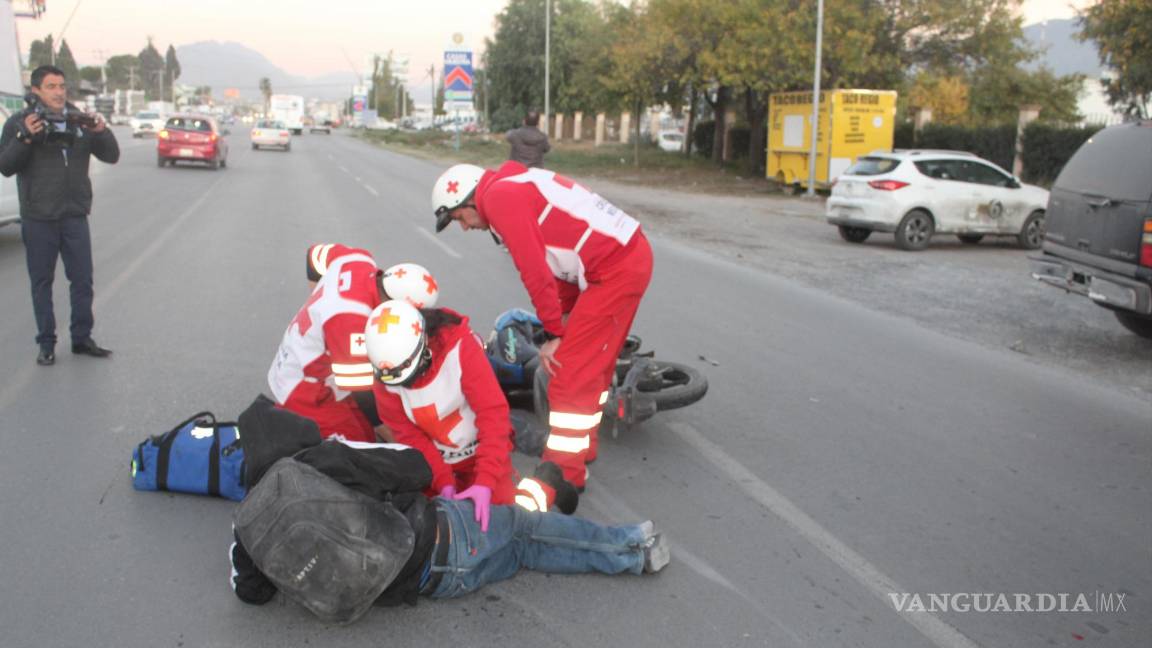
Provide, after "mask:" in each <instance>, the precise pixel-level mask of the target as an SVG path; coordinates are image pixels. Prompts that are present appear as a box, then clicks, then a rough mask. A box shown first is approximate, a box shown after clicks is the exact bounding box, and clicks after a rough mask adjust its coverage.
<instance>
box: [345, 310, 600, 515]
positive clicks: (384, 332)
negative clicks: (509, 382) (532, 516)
mask: <svg viewBox="0 0 1152 648" xmlns="http://www.w3.org/2000/svg"><path fill="white" fill-rule="evenodd" d="M365 337H366V339H367V346H368V359H369V362H371V366H372V368H373V370H374V372H375V376H376V381H375V385H374V392H375V396H376V409H377V411H378V412H379V415H380V420H381V421H382V422H383V423H384V424H385V425H387V426H388V428H389V429H391V430H392V432H393V434H394V435H395V440H396V441H398V442H400V443H403V444H405V445H409V446H412V447H414V448H416V449H417V450H419V451H420V452H421V453H422V454H423V455H424V459H425V460H427V462H428V464H429V465H430V466H431V467H432V484H431V488H430V490H429V492H428V495H440V496H441V497H443V498H445V499H469V500H472V502H473V506H474V509H475V513H476V516H477V519H478V520H479V521H480V523H481V528H482V529H483V530H487V529H488V519H489V511H490V507H491V505H492V504H513V503H515V504H519V505H520V506H523V507H524V508H526V509H528V510H532V511H535V510H540V511H547V510H549V507H551V506H552V505H553V504H555V506H556V507H557V508H558V509H559V510H560V511H562V512H564V513H571V512H572V511H574V510H575V508H576V503H577V501H578V495H577V494H576V491H575V488H574V487H573V486H572V485H571V484H569V483H567V482H565V481H564V479H563V477H562V475H561V472H560V470H559V468H557V467H556V466H555V464H551V463H542V464H540V466H539V467H538V468H537V470H536V473H535V474H534V475H533V476H532V477H525V478H524V479H519V480H517V473H516V469H515V468H514V467H513V466H512V460H511V452H512V445H513V444H512V423H511V418H510V414H509V409H508V401H507V399H505V397H504V392H503V391H501V390H500V384H499V382H497V380H496V375H495V374H494V373H493V372H492V365H491V364H490V363H489V362H488V356H487V354H486V352H485V351H484V345H483V343H482V342H481V341H480V338H479V336H477V335H476V333H475V332H473V331H472V329H471V328H470V327H469V326H468V318H467V317H464V316H463V315H461V314H459V313H457V312H455V311H452V310H449V309H447V308H425V309H423V310H419V309H416V308H414V307H412V305H411V304H409V303H407V302H403V301H398V300H394V301H388V302H384V303H383V304H380V305H379V306H377V307H376V308H375V309H374V310H373V311H372V314H371V315H370V316H369V317H368V326H367V329H366V330H365Z"/></svg>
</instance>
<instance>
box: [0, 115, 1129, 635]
mask: <svg viewBox="0 0 1152 648" xmlns="http://www.w3.org/2000/svg"><path fill="white" fill-rule="evenodd" d="M121 132H123V131H121ZM232 140H233V148H232V159H231V160H230V164H229V169H227V170H224V171H219V172H212V171H209V170H203V169H192V168H180V169H163V170H162V169H157V168H156V166H155V162H154V158H153V150H152V148H151V147H152V142H151V141H150V140H143V141H141V140H136V141H133V140H130V139H127V140H122V141H124V144H125V155H124V157H123V159H122V161H121V164H120V165H119V166H117V167H111V168H104V169H101V170H100V171H98V172H97V173H96V176H95V183H96V196H97V199H96V207H95V209H96V213H95V215H94V217H93V230H94V231H93V238H94V244H95V249H96V267H97V282H98V285H97V331H96V333H97V339H98V340H99V341H100V342H101V343H103V344H106V345H108V346H110V347H112V348H114V349H115V350H116V355H115V357H114V358H113V359H112V360H109V361H97V360H93V359H89V358H76V357H73V356H72V355H71V354H69V353H67V347H66V345H62V346H61V348H60V350H61V351H63V353H61V354H60V357H59V360H58V363H57V365H56V366H55V367H52V368H47V369H45V368H39V367H36V366H35V364H34V362H33V359H34V355H35V347H34V345H33V343H32V338H33V336H34V334H35V333H34V330H33V324H32V317H31V313H30V305H29V298H28V287H27V280H26V275H25V273H24V266H23V263H24V262H23V251H22V248H21V245H20V241H19V232H18V230H16V229H14V228H11V227H9V228H5V229H0V272H2V273H3V276H4V277H5V278H6V279H7V281H5V282H4V284H3V286H0V291H2V292H0V299H2V300H3V303H5V304H8V307H7V308H6V309H5V313H6V316H5V317H4V318H3V319H2V320H0V343H2V346H0V360H2V363H3V364H2V366H3V368H4V378H3V381H2V382H0V439H2V441H3V447H4V448H5V452H3V453H0V480H2V482H3V488H2V489H0V519H2V520H3V525H2V526H0V583H4V587H3V588H2V589H0V645H2V646H5V647H7V646H15V647H23V646H33V645H36V646H79V645H83V646H117V647H134V646H141V647H152V646H300V645H306V644H312V645H316V644H320V645H328V646H363V645H375V644H379V643H385V642H386V643H389V644H393V645H415V644H417V643H419V644H420V645H447V644H450V643H451V644H458V645H477V646H577V645H579V646H587V645H605V646H613V645H636V646H667V645H675V646H739V645H765V646H819V647H825V646H883V647H894V646H973V645H977V646H989V647H991V646H1050V645H1058V646H1059V645H1084V644H1083V643H1081V642H1080V639H1078V637H1083V638H1084V639H1085V640H1091V641H1094V642H1096V643H1097V644H1099V645H1115V646H1134V645H1141V644H1142V643H1145V644H1146V642H1147V638H1148V637H1149V636H1152V604H1150V603H1149V601H1150V599H1152V555H1150V553H1149V538H1150V537H1152V520H1150V518H1149V511H1150V510H1152V494H1150V492H1149V487H1150V485H1152V484H1150V467H1152V438H1150V437H1152V406H1150V404H1149V403H1148V401H1147V399H1146V398H1140V397H1134V396H1133V395H1132V394H1131V393H1129V392H1125V391H1123V390H1121V389H1118V388H1115V387H1112V386H1107V385H1104V384H1097V383H1094V382H1092V381H1091V380H1089V379H1087V378H1084V377H1078V376H1076V375H1073V374H1070V373H1068V372H1065V371H1061V370H1055V369H1050V368H1047V367H1045V366H1043V365H1039V364H1037V363H1035V362H1031V361H1028V360H1027V359H1025V358H1022V357H1020V356H1019V355H1018V354H1015V353H1012V352H1009V351H1005V350H1000V349H995V348H989V347H987V346H984V345H980V344H976V343H971V342H965V341H958V340H956V339H954V338H951V337H945V336H944V335H942V334H941V333H938V332H936V331H934V330H932V329H931V328H928V327H925V326H922V325H921V324H919V323H917V322H915V321H913V320H912V319H909V318H906V317H903V316H893V315H887V314H883V313H878V312H876V311H873V310H868V309H866V308H864V307H863V306H861V305H859V304H857V303H854V302H851V301H847V300H844V299H842V298H840V297H837V296H834V295H830V294H828V293H825V292H823V291H820V290H818V289H815V288H812V287H809V286H807V285H804V284H800V283H796V282H792V281H789V280H785V279H782V278H780V277H778V276H776V275H773V274H769V273H767V272H764V271H762V270H760V269H757V268H754V267H748V266H747V265H746V264H739V263H733V262H731V261H729V260H726V259H724V258H720V257H717V256H713V255H711V254H709V253H707V252H703V251H700V250H698V249H696V248H694V247H691V246H688V245H684V244H682V243H678V242H677V241H675V240H673V239H667V238H661V237H657V238H656V239H655V240H654V247H655V250H656V255H657V266H656V275H655V278H654V281H653V285H652V288H651V289H650V291H649V295H648V297H647V298H646V300H645V303H644V305H643V307H642V309H641V312H640V315H639V318H638V321H637V329H636V330H637V331H638V332H639V333H640V334H641V335H642V336H643V337H644V339H645V343H646V346H650V347H652V348H655V349H656V350H657V352H658V354H659V355H660V356H662V357H666V358H669V359H680V360H684V361H688V362H693V363H696V364H697V365H698V366H700V367H702V368H703V369H704V370H705V371H706V372H707V374H708V376H709V379H710V381H711V385H712V389H711V391H710V393H709V395H708V397H707V398H706V399H705V400H703V401H701V402H700V403H699V404H697V405H695V406H693V407H691V408H687V409H685V410H681V411H679V412H674V413H668V414H662V415H660V416H659V417H658V418H656V419H654V420H652V421H650V422H649V424H648V425H647V426H646V427H645V428H644V429H643V430H641V431H640V432H639V433H637V434H633V435H630V436H628V437H623V438H620V439H617V440H614V441H608V442H607V443H606V444H605V446H604V448H603V450H604V451H603V452H601V458H600V460H599V462H597V464H596V465H595V466H594V471H593V478H592V480H591V482H590V488H589V491H588V493H587V494H586V496H585V498H584V499H583V501H582V503H581V509H580V512H581V514H584V515H587V516H589V517H592V518H594V519H598V520H602V521H609V522H625V521H637V520H640V519H644V518H652V519H654V520H656V521H657V524H658V526H660V527H662V528H664V529H665V530H666V531H667V532H668V533H669V534H670V537H671V538H672V539H673V541H674V554H673V559H674V562H673V564H672V565H671V566H670V567H669V569H668V570H667V571H666V572H664V573H663V574H661V575H659V576H656V577H613V578H609V577H600V576H551V577H549V576H545V575H540V574H525V575H522V576H520V577H518V578H516V579H514V580H512V581H508V582H506V583H503V584H500V585H497V586H493V587H491V588H489V589H487V590H485V591H483V592H481V593H479V594H477V595H474V596H471V597H467V598H464V599H459V600H456V601H451V602H445V603H430V602H428V601H423V602H421V604H420V605H419V606H417V607H416V608H409V609H396V610H374V611H372V612H371V613H370V614H369V615H367V617H366V618H364V619H363V620H361V621H360V622H358V623H357V624H355V625H353V626H351V627H347V628H338V627H328V626H324V625H323V624H320V623H318V622H317V621H316V620H315V619H313V618H311V617H310V616H308V615H307V614H306V613H305V612H303V611H302V610H301V609H299V608H297V607H296V606H295V605H292V604H288V603H283V602H281V601H279V600H278V601H277V602H275V603H273V604H271V605H268V606H265V607H263V608H252V607H248V606H245V605H243V604H241V603H239V602H238V601H237V600H236V599H235V598H234V597H233V596H232V594H231V592H230V591H229V589H228V587H227V584H226V583H227V580H226V579H227V574H228V565H227V562H226V556H225V550H226V547H227V545H228V542H229V538H230V535H229V522H228V521H229V515H230V512H231V510H232V505H231V504H229V503H228V502H225V501H223V500H212V499H208V498H198V497H187V496H173V495H160V494H154V493H138V492H135V491H133V490H132V488H131V486H130V484H129V479H128V469H127V467H128V458H129V453H130V450H131V447H132V446H133V445H134V444H135V443H137V442H139V441H140V440H141V439H142V438H144V436H145V435H148V434H152V433H157V432H160V431H163V430H164V429H165V428H166V427H168V426H171V425H172V424H174V423H175V422H176V421H178V420H179V419H181V418H183V417H185V416H187V415H189V414H191V413H192V412H195V411H197V410H201V409H212V410H215V411H216V412H218V413H220V414H222V415H234V414H236V413H238V412H239V411H240V410H241V409H242V408H243V407H244V406H245V405H246V404H247V403H248V402H249V401H250V400H251V399H252V398H253V397H254V396H255V395H256V394H257V393H258V392H260V391H261V390H266V387H265V385H264V376H265V372H266V369H267V366H268V364H269V362H270V360H271V357H272V354H273V352H274V350H275V347H276V344H277V343H278V341H279V338H280V335H281V333H282V331H283V327H284V326H285V325H286V323H287V322H288V320H289V319H290V318H291V316H292V314H293V313H294V312H295V310H296V309H297V308H298V306H299V304H300V303H301V302H302V300H303V299H304V297H305V295H306V287H305V284H304V277H303V272H302V268H301V265H302V263H301V261H302V259H303V254H304V249H305V247H306V246H307V245H308V244H309V243H312V242H316V241H344V242H349V243H354V244H358V245H362V246H364V247H367V248H369V249H372V250H374V251H376V252H377V254H378V256H379V257H381V258H382V259H385V260H396V261H400V260H414V261H418V262H421V263H424V264H425V265H427V266H429V267H430V268H431V269H433V271H434V272H435V273H436V274H437V276H438V277H439V278H440V279H441V281H440V283H441V287H442V289H443V291H444V292H443V296H442V299H443V301H444V303H445V304H448V305H452V306H454V307H458V308H459V309H460V310H462V311H463V312H466V313H469V314H470V315H472V316H473V321H474V322H475V328H476V329H477V330H478V331H480V332H481V333H482V334H484V333H486V332H487V330H488V327H489V322H491V321H492V319H493V318H494V317H495V315H496V314H497V313H498V312H500V311H501V310H503V309H505V308H507V307H510V306H514V305H525V304H527V298H526V296H525V294H524V292H523V290H522V289H521V288H520V287H519V284H518V283H517V281H516V277H515V273H514V270H513V268H512V266H511V264H510V262H509V260H508V258H507V256H506V255H505V254H504V253H503V252H501V251H500V250H499V248H497V247H495V246H493V245H492V244H491V242H490V241H489V240H488V239H487V237H485V236H482V235H479V234H475V233H473V234H465V233H462V232H460V231H458V230H456V229H452V230H450V231H448V232H445V234H443V235H442V236H441V237H439V238H437V239H434V238H432V237H430V236H429V235H428V232H429V229H430V227H429V226H430V223H431V216H430V215H429V214H428V204H427V193H428V187H429V186H430V184H431V182H432V180H433V179H434V178H435V176H436V174H437V173H438V171H439V168H438V166H437V165H435V164H432V163H428V162H423V161H415V160H411V159H408V158H404V157H401V156H398V155H394V154H391V153H387V152H384V151H380V150H377V149H374V148H371V147H369V146H367V145H365V144H363V143H361V142H359V141H356V140H353V139H351V138H347V137H344V136H341V135H333V136H331V137H324V136H322V135H316V136H312V135H308V136H304V137H303V138H300V139H299V140H298V141H297V142H296V143H295V144H294V145H293V150H292V152H291V153H281V152H253V151H250V150H249V149H248V148H247V146H246V142H245V138H244V137H243V134H242V133H238V134H236V135H233V136H232ZM609 197H611V196H609ZM640 217H641V219H643V215H640ZM61 274H62V273H61ZM64 294H66V289H65V287H64V284H63V283H62V282H60V283H58V285H57V303H58V304H59V305H60V307H61V309H62V310H61V311H60V312H61V313H63V314H65V316H64V317H65V318H66V313H67V307H66V300H65V299H64V298H63V296H64ZM750 296H751V298H750ZM63 321H66V319H64V320H63ZM701 356H703V357H704V358H706V359H707V360H708V361H707V362H705V361H701V360H699V359H698V358H699V357H701ZM517 462H518V463H519V464H520V465H521V466H523V467H527V466H529V465H530V462H529V461H527V460H522V459H518V460H517ZM1096 592H1105V593H1116V594H1123V595H1124V605H1125V607H1126V611H1121V612H1101V611H1094V612H1066V613H1059V612H1049V613H1040V612H1032V613H1028V612H975V611H968V612H954V611H949V612H939V613H932V612H903V613H901V612H897V611H896V610H895V609H894V605H893V602H892V600H891V598H890V596H889V594H890V593H893V594H900V593H909V594H912V593H918V594H920V595H921V596H922V597H923V599H924V601H925V602H926V603H927V602H928V595H930V594H942V593H994V594H995V593H1005V594H1008V595H1014V594H1015V593H1030V594H1033V595H1035V594H1048V593H1050V594H1059V593H1070V594H1072V596H1073V600H1074V598H1075V595H1076V594H1079V593H1085V594H1086V595H1088V596H1089V597H1091V601H1092V605H1093V606H1095V604H1096V603H1095V594H1096ZM1114 600H1115V599H1114ZM1069 605H1071V603H1069Z"/></svg>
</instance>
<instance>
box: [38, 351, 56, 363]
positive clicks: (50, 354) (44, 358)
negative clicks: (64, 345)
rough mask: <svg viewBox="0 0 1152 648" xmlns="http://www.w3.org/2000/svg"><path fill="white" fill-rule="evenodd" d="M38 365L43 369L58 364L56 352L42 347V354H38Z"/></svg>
mask: <svg viewBox="0 0 1152 648" xmlns="http://www.w3.org/2000/svg"><path fill="white" fill-rule="evenodd" d="M36 364H38V365H40V366H41V367H50V366H52V365H54V364H56V350H55V349H54V348H53V347H50V346H42V347H40V353H38V354H36Z"/></svg>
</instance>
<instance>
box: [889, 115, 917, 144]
mask: <svg viewBox="0 0 1152 648" xmlns="http://www.w3.org/2000/svg"><path fill="white" fill-rule="evenodd" d="M892 148H898V149H910V148H916V124H914V123H912V122H904V123H903V124H896V131H895V132H894V133H893V135H892Z"/></svg>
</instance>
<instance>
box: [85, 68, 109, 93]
mask: <svg viewBox="0 0 1152 648" xmlns="http://www.w3.org/2000/svg"><path fill="white" fill-rule="evenodd" d="M80 79H81V80H82V81H87V82H88V83H90V84H92V86H93V87H96V88H100V91H101V92H103V91H104V68H102V67H100V66H99V65H85V66H84V67H82V68H80Z"/></svg>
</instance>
